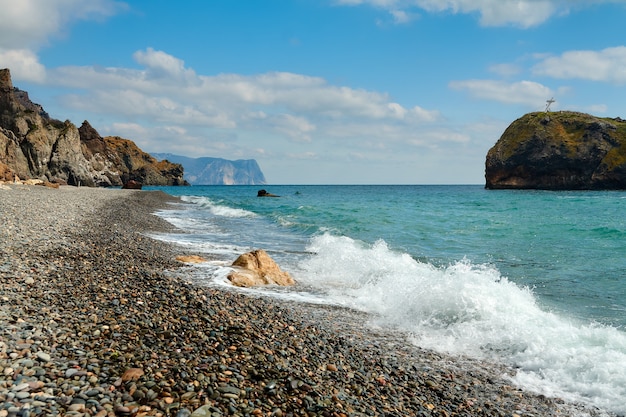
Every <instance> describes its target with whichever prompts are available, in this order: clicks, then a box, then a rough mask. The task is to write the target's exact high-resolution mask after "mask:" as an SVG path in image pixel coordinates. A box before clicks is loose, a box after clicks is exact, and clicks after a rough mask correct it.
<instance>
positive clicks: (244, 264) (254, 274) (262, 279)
mask: <svg viewBox="0 0 626 417" xmlns="http://www.w3.org/2000/svg"><path fill="white" fill-rule="evenodd" d="M232 266H233V267H234V268H235V270H234V271H232V272H231V273H229V274H228V276H227V278H228V280H229V281H230V282H231V283H232V284H233V285H234V286H236V287H255V286H259V285H271V284H274V285H282V286H289V285H294V284H295V281H294V280H293V278H292V277H291V275H289V273H288V272H285V271H283V270H281V269H280V267H279V266H278V265H277V264H276V262H274V260H273V259H272V258H271V257H270V256H269V255H268V254H267V252H265V251H264V250H263V249H258V250H254V251H252V252H248V253H244V254H243V255H240V256H239V257H238V258H237V259H236V260H235V262H233V264H232Z"/></svg>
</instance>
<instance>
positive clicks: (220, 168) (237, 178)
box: [151, 153, 266, 185]
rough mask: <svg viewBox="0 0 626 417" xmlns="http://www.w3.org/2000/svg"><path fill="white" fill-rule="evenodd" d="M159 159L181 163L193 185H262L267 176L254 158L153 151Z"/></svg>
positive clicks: (186, 177)
mask: <svg viewBox="0 0 626 417" xmlns="http://www.w3.org/2000/svg"><path fill="white" fill-rule="evenodd" d="M151 155H152V156H153V157H155V158H156V159H158V160H165V159H166V160H168V161H169V162H172V163H175V164H180V165H182V166H183V168H184V173H185V174H184V175H185V179H186V180H187V182H189V183H190V184H191V185H262V184H266V182H265V176H264V175H263V172H261V168H260V167H259V164H257V162H256V161H255V160H254V159H239V160H236V161H229V160H227V159H222V158H210V157H203V158H189V157H186V156H181V155H174V154H171V153H152V154H151Z"/></svg>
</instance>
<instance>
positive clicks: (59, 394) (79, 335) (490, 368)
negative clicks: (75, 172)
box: [0, 185, 610, 417]
mask: <svg viewBox="0 0 626 417" xmlns="http://www.w3.org/2000/svg"><path fill="white" fill-rule="evenodd" d="M176 201H179V200H178V199H177V198H175V197H172V196H169V195H167V194H165V193H163V192H161V191H131V190H118V189H116V190H111V189H93V188H85V187H81V188H75V187H61V188H60V189H49V188H46V187H38V186H19V185H7V186H4V187H3V188H2V189H0V219H1V220H2V223H1V224H2V226H1V228H0V279H2V283H1V286H0V417H5V416H13V415H15V416H18V415H28V416H36V415H74V416H90V415H97V416H100V417H103V416H116V415H117V416H120V415H121V416H143V415H162V416H170V415H171V416H180V417H185V416H189V415H190V414H191V413H193V414H192V415H194V416H195V415H198V416H200V415H206V416H220V415H239V416H247V415H254V416H277V417H280V416H290V415H293V416H298V415H327V416H342V415H344V416H365V415H387V416H420V415H442V416H443V415H446V416H453V415H466V416H470V415H485V416H500V415H506V416H515V415H517V416H519V417H522V416H524V415H534V416H548V415H555V414H558V415H561V416H579V415H590V416H599V415H610V414H608V413H603V412H602V411H600V410H596V409H592V408H585V407H583V406H579V405H574V404H566V403H564V402H563V401H561V400H558V399H552V398H546V397H544V396H542V395H535V394H532V393H529V392H524V391H521V390H520V389H518V388H516V387H513V386H511V385H510V382H508V381H507V380H506V379H505V378H503V374H505V373H507V372H513V370H511V369H509V368H506V367H504V366H499V365H494V364H486V363H481V362H480V361H476V360H470V359H463V358H455V357H447V356H445V355H441V354H437V353H435V352H431V351H426V350H422V349H419V348H417V347H414V346H412V345H411V344H410V343H409V342H408V341H407V340H406V336H405V335H402V334H396V333H394V332H387V331H382V330H376V329H371V328H368V327H365V325H364V324H363V323H364V321H365V320H364V318H365V316H364V315H362V314H360V313H357V312H352V311H346V310H345V309H338V308H333V307H328V306H314V305H298V306H297V307H298V308H297V309H294V308H293V307H294V305H293V303H289V302H286V301H282V300H277V299H271V298H267V297H260V296H256V295H248V294H245V293H244V292H241V291H234V290H233V291H229V290H227V289H218V288H213V287H200V286H198V285H196V284H193V283H191V282H189V280H188V279H186V278H185V269H184V268H181V267H182V266H183V264H181V263H178V262H177V261H175V259H174V258H175V256H176V255H181V254H184V253H183V252H184V251H183V249H182V248H177V247H173V246H170V245H168V244H166V243H163V242H159V241H156V240H153V239H151V238H149V237H147V236H146V233H149V232H168V231H174V230H176V229H175V227H174V226H172V225H171V224H169V223H167V222H166V221H165V220H163V219H161V218H159V217H157V216H156V215H154V214H153V213H154V212H155V211H156V210H158V209H163V208H167V204H168V202H176Z"/></svg>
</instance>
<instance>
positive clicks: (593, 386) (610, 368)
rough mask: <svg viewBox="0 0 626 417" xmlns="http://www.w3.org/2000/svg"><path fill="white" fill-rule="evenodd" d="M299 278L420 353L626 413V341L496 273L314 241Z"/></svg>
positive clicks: (349, 243)
mask: <svg viewBox="0 0 626 417" xmlns="http://www.w3.org/2000/svg"><path fill="white" fill-rule="evenodd" d="M309 250H310V251H311V252H313V253H314V255H312V256H311V257H310V258H309V259H307V260H305V261H303V262H301V264H300V268H301V269H302V270H301V271H300V275H299V277H300V279H302V280H303V281H304V282H306V283H307V284H308V285H311V286H315V287H317V288H318V289H319V291H324V292H326V293H327V294H328V297H329V299H330V300H332V301H333V302H334V303H337V304H341V305H345V306H348V307H351V308H355V309H358V310H361V311H365V312H368V313H371V314H372V317H373V318H372V321H373V322H374V323H375V324H376V325H378V326H384V327H387V328H395V329H399V330H403V331H406V332H408V333H410V334H411V335H412V337H411V339H412V340H413V341H414V343H415V344H416V345H418V346H420V347H424V348H429V349H433V350H437V351H440V352H446V353H451V354H460V355H466V356H471V357H475V358H479V359H488V360H496V361H498V362H502V363H506V364H509V365H511V366H513V367H515V368H518V372H517V375H516V376H515V377H514V378H513V381H514V382H515V383H517V384H519V385H521V386H523V387H524V388H526V389H530V390H533V391H536V392H540V393H544V394H546V393H548V394H550V395H554V396H559V397H562V398H565V399H568V400H572V401H584V402H588V403H592V404H594V405H596V406H599V407H603V408H609V409H612V410H615V411H618V412H626V407H625V406H624V403H623V399H624V398H626V335H625V334H624V333H623V332H621V331H619V330H617V329H615V328H612V327H607V326H601V325H593V324H592V325H589V324H583V323H579V322H576V321H574V320H572V319H568V318H565V317H562V316H560V315H558V314H555V313H552V312H550V311H546V310H545V308H542V306H540V305H539V303H538V301H537V298H536V297H535V296H534V294H533V292H532V290H531V289H530V288H527V287H520V286H518V285H517V284H515V283H513V282H511V281H509V280H508V279H507V278H506V277H503V276H501V274H500V273H499V271H498V270H497V269H496V268H495V267H493V266H491V265H473V264H472V263H471V262H469V261H467V260H463V261H459V262H456V263H454V264H452V265H449V266H445V267H436V266H434V265H432V264H429V263H427V262H420V261H418V260H415V259H414V258H412V257H411V256H409V255H408V254H406V253H402V252H395V251H393V250H391V249H389V247H388V245H387V244H386V243H385V242H384V241H382V240H379V241H377V242H375V243H374V244H371V245H368V244H366V243H364V242H359V241H356V240H353V239H350V238H347V237H345V236H343V237H336V236H332V235H330V234H324V235H322V236H318V237H316V238H314V239H313V240H312V243H311V245H310V246H309Z"/></svg>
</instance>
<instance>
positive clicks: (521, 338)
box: [147, 185, 626, 415]
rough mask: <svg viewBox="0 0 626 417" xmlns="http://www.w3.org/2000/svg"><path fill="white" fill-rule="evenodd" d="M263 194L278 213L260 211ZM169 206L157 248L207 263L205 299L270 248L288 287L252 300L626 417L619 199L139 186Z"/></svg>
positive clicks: (404, 189) (531, 193) (471, 190)
mask: <svg viewBox="0 0 626 417" xmlns="http://www.w3.org/2000/svg"><path fill="white" fill-rule="evenodd" d="M260 188H264V189H266V190H267V191H268V192H269V193H272V194H276V195H279V196H280V197H278V198H272V197H264V198H259V197H257V191H258V190H259V189H260ZM147 189H159V190H163V191H165V192H166V193H168V194H171V195H174V196H179V197H180V198H181V199H182V202H183V203H175V204H172V205H171V206H168V207H167V209H165V210H162V211H160V212H158V213H157V214H158V215H160V216H162V217H163V218H164V219H166V220H168V221H169V222H171V223H172V224H173V225H175V226H177V227H178V228H179V229H180V233H178V232H177V233H171V234H161V235H156V236H155V237H156V238H158V239H161V240H164V241H167V242H171V243H174V244H176V245H180V246H182V247H184V248H185V250H186V251H189V252H191V253H196V254H199V255H205V257H207V258H208V259H211V261H210V262H207V263H205V264H200V266H198V267H196V268H194V272H193V273H194V274H195V278H196V279H199V280H200V281H201V282H203V283H204V284H206V285H211V286H229V285H230V284H229V283H228V280H227V279H226V275H227V274H228V272H229V271H230V270H231V269H230V267H229V265H230V264H231V263H232V262H233V261H234V260H235V259H236V258H237V256H239V255H240V254H242V253H244V252H248V251H250V250H253V249H264V250H266V251H267V252H268V254H269V255H270V256H271V257H272V258H273V259H274V260H275V261H276V262H277V263H278V264H279V265H280V267H281V268H282V269H283V270H286V271H288V272H289V273H290V274H291V275H292V276H293V277H294V279H295V280H296V281H297V285H296V286H295V287H293V288H277V287H269V288H264V289H254V290H249V291H254V292H256V293H259V292H261V293H262V294H265V295H266V296H269V297H279V298H283V299H287V300H288V301H290V302H293V303H294V306H297V304H298V303H316V304H328V305H335V306H341V307H345V308H350V309H354V310H358V311H361V312H367V313H369V316H370V317H371V322H370V323H369V324H370V325H372V326H377V327H378V328H381V327H382V328H385V329H389V330H392V331H401V332H404V333H406V334H408V335H410V341H411V343H414V344H415V345H417V346H420V347H422V348H427V349H433V350H435V351H438V352H442V353H446V354H451V355H458V356H463V357H472V358H477V359H482V360H488V361H493V362H497V363H502V364H506V365H509V366H512V367H514V368H516V369H517V372H516V375H515V376H514V377H512V380H511V383H512V384H515V385H517V386H519V387H521V388H523V389H526V390H529V391H532V392H537V393H541V394H543V395H546V396H550V397H558V398H562V399H564V400H566V401H572V402H582V403H585V404H587V405H591V406H595V407H598V408H600V409H604V410H608V411H611V412H614V413H617V414H619V415H625V414H626V192H622V191H558V192H556V191H535V190H486V189H484V187H483V186H481V185H444V186H435V185H271V186H270V185H267V186H258V185H257V186H191V187H147Z"/></svg>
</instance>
